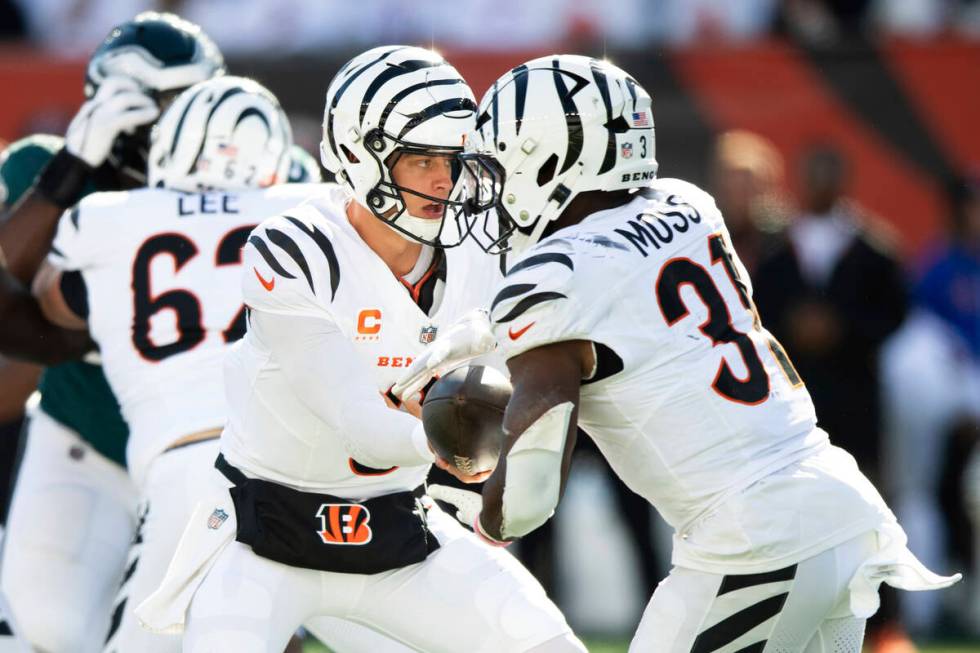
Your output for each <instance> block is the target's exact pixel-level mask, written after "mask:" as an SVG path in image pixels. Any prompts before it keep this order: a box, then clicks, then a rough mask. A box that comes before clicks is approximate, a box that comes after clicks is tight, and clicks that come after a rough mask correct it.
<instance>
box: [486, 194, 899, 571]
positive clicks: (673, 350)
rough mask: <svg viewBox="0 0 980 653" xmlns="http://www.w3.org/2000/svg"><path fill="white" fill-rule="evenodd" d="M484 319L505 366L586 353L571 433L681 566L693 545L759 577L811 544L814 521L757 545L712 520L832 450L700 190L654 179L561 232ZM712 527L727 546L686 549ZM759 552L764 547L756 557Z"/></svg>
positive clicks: (526, 263) (530, 259)
mask: <svg viewBox="0 0 980 653" xmlns="http://www.w3.org/2000/svg"><path fill="white" fill-rule="evenodd" d="M491 319H492V321H493V323H494V329H495V333H496V335H497V339H498V342H500V343H501V347H502V349H503V354H504V356H505V357H506V358H511V357H513V356H516V355H518V354H520V353H522V352H524V351H527V350H529V349H533V348H536V347H539V346H542V345H546V344H548V343H552V342H558V341H564V340H589V341H592V342H593V343H595V348H596V354H597V362H598V365H597V369H596V371H595V374H594V376H593V377H592V378H591V379H589V380H588V381H585V382H583V385H582V391H581V402H580V406H579V424H580V426H581V427H582V428H583V429H584V430H585V431H586V432H587V433H589V435H590V436H591V437H593V439H594V440H595V441H596V443H597V445H598V447H599V448H600V450H601V451H602V452H603V454H604V455H605V456H606V458H607V459H608V460H609V463H610V464H611V466H612V467H613V468H614V469H615V470H616V472H617V474H618V475H619V476H620V478H622V479H623V481H624V482H625V483H626V484H627V485H628V486H629V487H631V488H632V489H633V490H634V491H636V492H637V493H639V494H641V495H642V496H644V497H646V498H647V499H648V500H649V501H650V502H651V503H652V504H653V505H654V506H655V507H656V508H657V509H658V511H660V513H661V514H662V515H663V516H664V518H665V519H666V520H667V521H668V522H669V523H670V524H671V525H672V526H673V527H674V528H675V529H676V530H677V531H678V532H679V538H678V540H679V541H678V542H677V543H676V546H675V561H676V559H677V555H676V553H677V552H679V553H680V555H681V556H684V554H685V551H686V552H688V553H691V550H692V549H694V548H696V547H698V546H701V547H702V549H701V550H698V551H697V552H696V553H691V556H690V557H691V558H692V559H693V558H697V560H696V561H694V562H692V563H691V564H693V565H698V564H700V566H702V567H703V568H710V567H711V564H710V562H712V561H718V562H720V561H723V560H725V561H726V564H728V567H727V568H728V569H729V571H731V570H732V569H733V566H732V565H731V564H730V563H731V560H730V559H729V558H731V557H734V558H738V557H739V556H743V557H748V558H753V557H754V558H756V559H759V558H761V559H762V564H763V565H765V564H766V561H767V560H775V559H776V558H778V557H779V556H781V555H783V554H786V555H792V553H794V552H797V551H799V550H800V549H801V548H802V547H810V546H811V545H813V544H816V542H815V541H808V542H805V543H802V544H801V543H800V542H798V541H797V540H798V539H799V538H800V537H804V536H803V533H804V531H806V530H807V528H809V526H810V525H814V526H817V522H816V521H815V522H813V524H808V525H807V527H806V528H801V529H796V528H795V522H796V519H795V518H794V519H793V523H792V524H790V525H788V526H786V525H778V524H777V525H776V526H775V527H774V528H770V526H768V525H765V526H762V530H764V531H767V532H765V533H761V534H759V533H755V532H751V533H748V534H746V533H744V532H743V530H745V529H749V530H753V529H755V526H754V525H753V526H752V527H751V528H749V524H748V523H747V522H744V521H739V520H740V519H742V517H740V516H739V517H734V518H731V519H734V521H735V522H738V523H725V524H723V525H722V524H721V522H722V521H725V520H729V519H730V516H729V515H727V513H726V515H724V516H719V511H718V510H717V509H718V507H719V506H721V505H722V503H724V502H726V501H728V500H729V499H730V498H731V497H732V496H734V495H735V494H736V493H738V492H741V491H742V490H744V489H745V488H747V487H749V486H750V485H752V484H753V483H755V482H756V481H758V480H759V479H761V478H763V477H764V476H767V475H769V474H770V473H772V472H773V471H775V470H778V469H781V468H785V467H787V466H788V465H790V464H792V463H794V462H796V461H800V460H802V459H803V458H805V457H807V456H810V455H813V454H814V453H816V452H819V451H821V450H822V449H825V448H827V447H828V444H827V435H826V434H825V433H824V432H823V431H822V430H820V429H817V428H816V416H815V414H814V409H813V404H812V402H811V400H810V397H809V394H808V393H807V391H806V388H805V387H804V386H803V383H802V381H801V380H800V378H799V376H798V375H797V373H796V371H795V370H794V369H793V366H792V364H791V363H790V361H789V360H788V358H787V357H786V355H785V353H784V351H783V349H782V348H781V347H780V345H779V343H778V342H777V341H776V340H775V338H773V336H772V335H771V334H770V333H769V332H768V331H766V330H765V328H763V327H762V325H761V324H760V323H759V320H758V315H757V313H756V311H755V308H754V305H753V303H752V299H751V285H750V282H749V278H748V275H747V274H746V272H745V270H744V268H743V266H742V264H741V262H740V261H739V260H738V258H737V256H736V255H735V253H734V252H733V251H732V249H731V247H730V238H729V235H728V231H727V229H726V228H725V225H724V222H723V220H722V217H721V215H720V213H719V211H718V209H717V208H716V206H715V204H714V201H713V200H712V199H711V197H710V196H709V195H708V194H706V193H704V192H703V191H701V190H700V189H698V188H697V187H695V186H693V185H691V184H689V183H686V182H683V181H679V180H674V179H662V180H658V181H655V182H654V183H653V184H652V185H651V187H649V188H647V189H644V190H643V191H642V192H641V193H640V194H639V196H638V197H636V198H635V199H634V200H633V201H632V202H630V203H629V204H627V205H624V206H621V207H619V208H616V209H612V210H607V211H601V212H598V213H595V214H593V215H591V216H589V217H588V218H587V219H585V220H584V221H583V222H581V223H580V224H577V225H574V226H571V227H568V228H566V229H562V230H560V231H559V232H557V233H556V234H554V235H553V236H551V237H549V238H547V239H545V240H543V241H542V242H540V243H539V244H538V245H537V246H536V247H534V248H532V249H531V250H530V251H529V252H527V253H526V254H525V255H524V256H523V257H522V259H521V260H520V261H519V262H518V263H517V264H516V265H515V266H513V267H512V268H511V271H510V272H509V274H508V275H507V277H506V279H505V280H504V282H503V283H502V284H501V285H500V287H499V288H498V292H497V293H496V296H495V298H494V299H493V301H492V308H491ZM841 453H842V454H843V452H841ZM843 455H844V456H846V454H843ZM854 472H855V473H856V468H855V470H854ZM865 483H866V481H865ZM861 487H862V490H867V489H868V488H870V485H868V486H867V487H865V486H864V485H863V484H862V486H861ZM871 493H872V494H874V495H875V496H877V494H876V493H874V491H873V489H871ZM834 496H836V497H837V498H840V496H839V495H834ZM799 499H800V497H798V496H794V497H793V501H797V500H799ZM878 501H880V500H878ZM876 505H877V504H876ZM763 512H764V511H763ZM844 512H846V511H844ZM774 514H775V513H774ZM800 514H803V513H800ZM876 514H877V508H876V509H872V510H870V511H865V510H859V511H858V514H857V515H856V516H854V520H853V521H848V520H849V519H850V518H851V515H848V514H844V513H843V512H842V513H840V516H841V522H844V523H845V524H844V525H845V526H846V528H848V529H852V528H858V526H857V523H858V522H860V523H861V524H862V528H870V527H871V526H868V525H867V524H868V518H869V516H873V515H876ZM781 518H782V516H780V519H781ZM753 519H754V518H753ZM712 520H714V521H715V522H716V523H718V524H719V531H718V532H719V533H721V532H722V531H724V537H721V536H719V537H717V538H709V539H711V540H712V541H711V542H710V543H705V542H704V541H701V542H694V539H696V538H689V536H690V534H691V531H692V529H693V527H694V526H695V524H696V523H702V522H710V521H712ZM787 528H788V530H789V531H790V532H788V533H787V532H786V530H787ZM819 528H822V526H818V529H819ZM733 530H734V531H735V533H736V535H734V536H733V535H732V531H733ZM831 530H833V528H831ZM777 531H778V532H777ZM849 536H850V537H852V536H853V533H852V534H851V535H849ZM805 537H809V536H805ZM726 538H730V539H728V541H727V543H726V542H725V539H726ZM689 539H690V541H688V540H689ZM770 545H771V546H770ZM760 546H761V547H762V548H763V549H765V548H766V547H770V550H768V551H765V552H764V553H762V554H759V553H758V551H755V552H753V550H754V549H757V548H758V547H760ZM726 547H727V551H726V550H725V549H726ZM789 549H792V550H793V551H792V552H790V551H789ZM709 570H710V569H709Z"/></svg>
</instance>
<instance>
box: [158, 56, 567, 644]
mask: <svg viewBox="0 0 980 653" xmlns="http://www.w3.org/2000/svg"><path fill="white" fill-rule="evenodd" d="M475 109H476V104H475V102H474V100H473V96H472V92H471V91H470V89H469V87H468V86H467V85H466V83H465V82H464V80H463V79H462V78H461V77H460V76H459V73H458V72H457V71H456V70H455V69H454V68H453V67H452V66H450V65H449V64H448V63H446V62H445V61H444V60H443V59H442V57H440V56H439V55H438V54H436V53H434V52H432V51H429V50H424V49H420V48H414V47H398V46H393V47H382V48H376V49H373V50H370V51H368V52H366V53H364V54H362V55H360V56H358V57H355V58H354V59H353V60H351V61H350V62H349V63H348V64H347V65H345V66H344V67H343V68H342V69H341V70H340V72H339V73H338V74H337V76H336V77H335V78H334V79H333V81H332V82H331V84H330V86H329V88H328V90H327V96H326V108H325V111H324V136H323V142H322V144H321V152H322V161H323V163H324V165H325V166H326V167H327V169H328V170H330V171H331V172H333V173H335V174H336V175H337V177H338V179H339V180H341V186H332V185H329V186H322V187H321V190H320V192H319V193H318V194H317V195H316V196H315V197H312V198H311V199H309V200H308V201H307V202H306V203H305V204H304V205H302V206H300V207H298V208H296V209H293V210H290V211H287V212H285V213H283V214H282V215H280V216H278V217H275V218H272V219H270V220H267V221H265V222H263V223H262V224H261V225H260V226H259V227H258V228H257V229H256V230H255V231H254V232H253V233H252V235H251V236H250V237H249V239H248V244H247V245H246V247H245V253H244V261H243V267H244V269H243V274H244V282H243V288H244V294H245V301H246V304H247V305H248V307H249V309H250V310H249V322H248V330H247V332H246V335H245V338H244V339H243V341H242V342H241V343H240V344H239V345H236V346H235V348H234V349H233V352H232V354H231V355H230V356H229V357H228V358H227V360H226V392H227V395H228V402H229V410H230V413H229V420H228V424H227V425H226V427H225V430H224V433H223V434H222V436H221V454H222V455H221V456H220V457H219V458H218V461H217V463H216V467H217V469H218V470H219V471H220V475H219V474H218V473H217V472H216V473H215V474H216V476H217V477H218V478H219V479H222V480H223V481H224V484H225V487H227V486H231V492H230V493H229V492H228V491H227V490H225V489H222V490H221V491H219V492H216V493H215V495H214V498H213V503H211V504H208V505H207V506H206V509H205V510H203V511H199V512H198V513H196V514H195V515H194V517H193V518H192V520H191V522H190V523H189V525H188V527H187V530H186V531H185V533H184V536H183V540H182V543H181V547H180V548H179V549H178V552H177V554H176V556H175V559H174V563H173V564H172V565H171V573H169V574H168V579H167V581H165V583H164V585H163V587H162V588H161V590H160V592H158V593H157V594H155V595H154V597H152V598H151V600H150V601H148V602H147V603H145V604H144V605H143V606H141V608H140V612H141V616H143V617H144V619H145V620H146V621H147V622H148V623H150V624H151V625H155V626H156V627H166V626H168V625H169V626H176V625H178V624H180V623H182V622H183V621H184V619H185V610H186V624H187V625H186V628H187V630H186V634H185V639H184V650H185V651H200V652H204V651H213V650H217V649H222V650H236V651H241V652H243V653H244V652H260V651H261V652H272V651H277V650H279V649H281V648H282V645H283V644H284V643H285V641H286V640H287V639H288V637H289V635H290V633H292V631H293V630H294V629H295V628H296V626H297V625H299V624H300V623H301V622H302V621H303V620H304V619H305V618H307V617H308V616H309V615H343V616H345V617H347V618H348V619H351V620H353V621H356V622H358V623H362V624H365V625H367V626H370V627H371V628H373V629H375V630H377V631H379V632H383V633H386V634H387V635H388V636H390V637H393V638H395V639H398V640H400V641H402V642H404V643H405V644H407V645H408V646H410V647H412V648H413V649H416V650H424V651H430V652H434V653H438V652H440V651H443V652H446V653H449V652H455V651H460V650H464V649H465V650H467V651H474V652H480V651H485V652H490V651H493V652H495V653H498V652H506V651H556V652H557V651H584V647H583V646H582V644H581V643H580V642H579V641H578V640H577V639H576V638H575V637H574V635H572V634H571V632H570V629H569V627H568V625H567V624H566V622H565V619H564V617H563V616H562V615H561V613H560V612H559V611H558V609H557V608H556V607H555V606H554V605H553V604H552V603H551V602H550V601H549V600H548V599H547V597H546V596H545V594H544V592H543V590H542V589H541V587H540V585H538V583H537V582H536V581H535V580H534V579H533V578H532V577H531V575H530V574H529V573H528V572H527V570H525V569H524V568H523V567H521V566H520V565H519V564H518V563H517V562H516V560H514V559H513V558H511V557H510V556H509V555H507V554H506V553H504V552H502V551H500V550H499V549H496V548H493V547H489V546H487V545H485V544H482V543H481V542H479V541H478V540H477V539H476V537H475V536H474V535H473V534H472V533H470V532H468V531H466V530H465V529H463V528H461V527H460V526H459V524H458V523H456V522H455V521H454V520H453V519H452V518H451V517H448V516H447V515H445V514H444V513H442V512H441V511H440V510H439V509H438V508H437V507H434V506H433V504H432V503H431V501H429V500H427V499H424V498H423V492H424V488H423V483H424V481H425V478H426V474H427V473H428V470H429V468H430V464H431V462H432V460H433V455H432V453H431V451H430V449H429V447H428V445H427V442H426V438H425V433H424V430H423V428H422V426H421V423H420V421H419V419H418V418H417V417H416V416H415V415H413V414H410V413H409V412H405V411H400V410H396V409H394V408H389V407H388V406H387V405H386V403H385V400H384V398H383V396H382V393H384V392H386V391H387V390H388V389H389V388H390V387H391V385H392V383H393V382H394V380H395V379H396V378H397V377H398V376H399V375H400V373H401V372H403V371H404V369H405V367H406V366H407V365H408V364H409V363H410V362H411V361H412V359H413V358H414V357H417V356H420V355H422V354H423V352H424V351H425V350H426V347H427V343H429V342H431V341H433V339H434V337H435V342H436V343H438V342H439V339H441V338H446V337H450V338H451V337H452V334H453V332H454V329H453V328H450V327H451V325H452V324H453V323H454V322H455V321H456V320H459V319H460V318H462V317H463V316H464V315H465V314H466V313H467V312H468V311H470V310H472V309H473V308H474V307H475V306H476V305H477V303H478V302H479V300H480V298H481V297H482V296H483V295H484V294H485V293H486V292H488V290H489V286H490V284H491V283H492V280H493V278H494V275H495V270H494V266H493V265H492V261H490V260H489V259H487V258H485V257H482V256H480V252H479V251H478V250H475V249H474V245H473V244H472V243H471V242H468V244H466V245H464V246H462V247H457V248H454V247H451V246H453V245H457V244H459V242H460V241H461V240H462V238H463V236H465V232H464V231H463V230H462V228H461V226H460V225H459V224H457V221H456V220H454V219H453V218H454V216H457V215H459V213H458V211H457V210H456V209H458V206H455V205H453V204H452V203H451V202H449V201H448V199H447V198H448V197H449V195H450V191H451V189H452V186H453V183H454V179H455V178H456V172H457V170H456V168H455V167H454V166H455V158H454V157H455V155H456V154H458V153H459V152H460V151H461V145H462V138H463V135H464V133H465V132H466V131H467V129H468V128H470V127H471V126H472V124H473V118H474V111H475ZM487 261H490V264H489V265H488V264H487ZM464 322H465V320H464ZM440 331H442V333H440ZM486 335H487V337H488V338H489V336H490V334H489V332H487V334H486ZM405 403H406V404H408V403H411V402H405ZM403 406H404V404H403ZM417 408H418V404H417V402H414V403H413V408H412V409H413V410H415V411H416V414H417ZM201 505H202V506H204V505H205V504H203V503H202V504H201ZM233 540H237V541H233ZM198 584H199V585H198ZM191 596H193V598H191ZM188 602H190V605H189V609H187V604H188ZM464 642H465V643H464Z"/></svg>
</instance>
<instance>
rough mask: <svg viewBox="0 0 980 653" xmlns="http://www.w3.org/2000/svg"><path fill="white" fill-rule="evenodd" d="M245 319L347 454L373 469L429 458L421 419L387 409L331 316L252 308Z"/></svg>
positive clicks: (293, 387)
mask: <svg viewBox="0 0 980 653" xmlns="http://www.w3.org/2000/svg"><path fill="white" fill-rule="evenodd" d="M249 324H250V328H251V329H252V330H254V331H255V334H256V336H257V337H258V338H259V339H260V340H261V341H262V342H263V343H264V344H265V345H266V346H267V347H268V348H269V349H270V351H271V352H272V355H273V356H274V357H275V358H276V360H277V361H278V363H279V365H280V367H281V369H282V371H283V374H285V375H286V378H287V379H288V381H289V385H290V386H291V388H292V389H293V391H294V392H295V393H296V395H297V396H298V397H299V399H300V400H301V401H302V402H303V403H304V404H305V405H306V406H307V407H308V408H309V409H310V410H311V411H312V412H313V413H314V414H315V415H316V416H317V417H318V418H319V419H320V420H322V421H323V422H324V423H325V424H327V425H328V426H329V428H331V429H335V430H336V433H338V434H339V435H340V438H341V439H342V440H343V442H344V445H345V446H346V448H347V451H348V453H349V454H350V455H351V457H353V458H355V459H356V460H357V461H358V462H360V463H363V464H365V465H369V466H371V467H378V468H386V467H392V466H396V465H397V466H405V467H408V466H413V465H424V464H428V463H431V462H432V461H433V459H434V458H433V455H432V452H431V451H430V450H429V447H428V444H427V441H426V437H425V431H424V430H423V428H422V423H421V422H420V421H419V420H418V419H416V418H415V417H412V416H411V415H409V414H408V413H404V412H401V411H398V410H394V409H391V408H388V406H387V405H386V404H385V402H384V400H383V399H382V397H381V394H380V392H379V391H378V389H377V387H376V385H375V383H374V381H373V379H372V378H371V375H370V373H369V372H368V371H367V370H366V369H365V368H364V366H363V364H362V362H361V361H360V360H359V359H358V358H357V356H356V354H355V352H354V351H353V349H352V347H351V345H350V342H348V341H347V339H346V338H345V337H344V335H343V334H342V333H341V332H340V330H339V328H338V327H337V325H336V324H335V323H334V322H333V321H332V320H331V319H328V318H325V317H320V318H317V317H309V316H297V315H292V316H288V317H287V316H286V315H283V314H279V313H268V312H264V311H261V310H253V311H252V314H251V317H250V323H249Z"/></svg>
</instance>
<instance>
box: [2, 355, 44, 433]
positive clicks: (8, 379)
mask: <svg viewBox="0 0 980 653" xmlns="http://www.w3.org/2000/svg"><path fill="white" fill-rule="evenodd" d="M41 371H42V368H41V367H39V366H37V365H34V364H33V363H24V362H22V361H14V360H10V359H6V358H2V357H0V388H3V392H0V423H4V422H11V421H13V420H15V419H17V418H18V417H20V416H21V415H23V414H24V404H25V403H26V402H27V398H28V397H30V396H31V393H32V392H34V389H35V388H37V382H38V380H39V379H40V378H41Z"/></svg>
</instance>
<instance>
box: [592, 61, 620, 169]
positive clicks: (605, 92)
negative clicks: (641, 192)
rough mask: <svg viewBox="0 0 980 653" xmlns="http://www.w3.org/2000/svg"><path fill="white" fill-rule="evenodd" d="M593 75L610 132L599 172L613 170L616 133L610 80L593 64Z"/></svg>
mask: <svg viewBox="0 0 980 653" xmlns="http://www.w3.org/2000/svg"><path fill="white" fill-rule="evenodd" d="M592 76H593V77H595V83H596V86H598V87H599V95H601V96H602V103H603V105H605V107H606V129H607V130H608V132H609V140H608V141H607V142H606V154H605V156H604V157H603V159H602V165H600V166H599V174H600V175H601V174H603V173H604V172H608V171H610V170H612V167H613V164H614V163H615V162H616V134H615V132H614V131H613V128H612V121H613V116H612V100H610V98H609V81H608V80H607V79H606V74H605V73H604V72H602V71H601V70H599V67H598V66H596V65H595V64H594V63H593V64H592Z"/></svg>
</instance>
